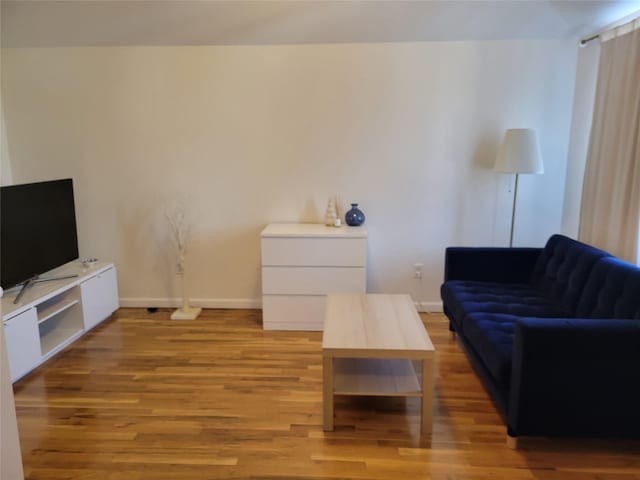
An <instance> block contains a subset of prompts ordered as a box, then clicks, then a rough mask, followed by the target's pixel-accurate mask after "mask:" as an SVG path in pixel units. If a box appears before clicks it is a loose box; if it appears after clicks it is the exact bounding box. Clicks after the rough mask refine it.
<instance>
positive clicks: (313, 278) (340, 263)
mask: <svg viewBox="0 0 640 480" xmlns="http://www.w3.org/2000/svg"><path fill="white" fill-rule="evenodd" d="M261 243H262V324H263V327H264V329H265V330H319V331H321V330H322V326H323V323H324V309H325V300H326V295H327V293H365V292H366V284H367V269H366V264H367V231H366V229H365V228H364V227H346V226H345V227H340V228H334V227H326V226H324V225H320V224H308V223H291V224H288V223H273V224H270V225H267V227H266V228H265V229H264V230H263V231H262V234H261Z"/></svg>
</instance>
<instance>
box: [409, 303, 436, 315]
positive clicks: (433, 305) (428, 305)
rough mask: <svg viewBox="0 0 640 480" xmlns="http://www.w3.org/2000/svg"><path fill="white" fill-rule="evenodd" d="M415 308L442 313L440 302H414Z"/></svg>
mask: <svg viewBox="0 0 640 480" xmlns="http://www.w3.org/2000/svg"><path fill="white" fill-rule="evenodd" d="M415 303H416V309H417V310H418V311H419V312H425V313H442V302H415Z"/></svg>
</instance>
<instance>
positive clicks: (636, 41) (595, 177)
mask: <svg viewBox="0 0 640 480" xmlns="http://www.w3.org/2000/svg"><path fill="white" fill-rule="evenodd" d="M638 26H640V20H636V21H635V22H633V23H632V24H629V25H627V26H626V27H624V28H626V30H627V32H626V33H622V34H618V35H617V36H614V37H613V38H611V39H608V40H604V41H603V43H602V47H601V52H600V65H599V68H598V85H597V88H596V99H595V106H594V111H593V123H592V126H591V137H590V139H589V151H588V154H587V163H586V168H585V177H584V185H583V191H582V208H581V211H580V233H579V239H580V240H582V241H584V242H586V243H589V244H591V245H595V246H597V247H600V248H602V249H605V250H607V251H609V252H611V253H613V254H614V255H616V256H618V257H620V258H622V259H625V260H627V261H630V262H634V263H635V262H636V261H637V260H638V229H639V227H640V28H636V27H638Z"/></svg>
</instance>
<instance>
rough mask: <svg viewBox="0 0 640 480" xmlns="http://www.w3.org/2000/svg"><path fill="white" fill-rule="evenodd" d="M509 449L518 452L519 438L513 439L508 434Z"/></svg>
mask: <svg viewBox="0 0 640 480" xmlns="http://www.w3.org/2000/svg"><path fill="white" fill-rule="evenodd" d="M507 447H509V448H510V449H511V450H517V449H518V437H512V436H511V435H509V434H507Z"/></svg>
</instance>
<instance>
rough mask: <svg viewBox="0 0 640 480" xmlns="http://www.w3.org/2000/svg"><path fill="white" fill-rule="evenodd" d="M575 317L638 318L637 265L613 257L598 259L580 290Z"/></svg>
mask: <svg viewBox="0 0 640 480" xmlns="http://www.w3.org/2000/svg"><path fill="white" fill-rule="evenodd" d="M576 317H578V318H619V319H627V318H628V319H640V268H638V267H636V266H635V265H632V264H630V263H627V262H624V261H622V260H620V259H618V258H615V257H607V258H603V259H601V260H599V261H598V262H597V263H596V264H595V266H594V267H593V271H592V272H591V275H590V276H589V280H588V281H587V284H586V286H585V288H584V291H583V292H582V295H581V297H580V300H579V302H578V305H577V309H576Z"/></svg>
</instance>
